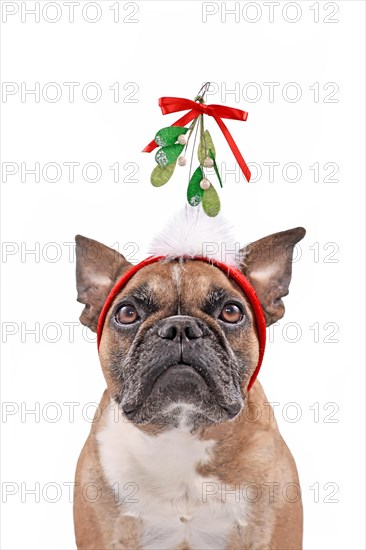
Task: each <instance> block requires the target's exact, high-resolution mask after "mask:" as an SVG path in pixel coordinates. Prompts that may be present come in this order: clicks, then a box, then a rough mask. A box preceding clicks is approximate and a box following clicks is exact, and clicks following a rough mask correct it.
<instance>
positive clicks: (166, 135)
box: [154, 126, 188, 147]
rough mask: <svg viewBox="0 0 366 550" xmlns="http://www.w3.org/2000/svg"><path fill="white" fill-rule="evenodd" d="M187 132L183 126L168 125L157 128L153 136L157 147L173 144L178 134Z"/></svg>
mask: <svg viewBox="0 0 366 550" xmlns="http://www.w3.org/2000/svg"><path fill="white" fill-rule="evenodd" d="M186 132H188V128H185V127H184V126H168V127H167V128H162V129H161V130H159V131H158V132H157V134H156V136H155V138H154V140H155V142H156V143H157V144H158V145H159V147H166V146H167V145H173V143H175V142H176V141H177V139H178V136H180V135H181V134H185V133H186Z"/></svg>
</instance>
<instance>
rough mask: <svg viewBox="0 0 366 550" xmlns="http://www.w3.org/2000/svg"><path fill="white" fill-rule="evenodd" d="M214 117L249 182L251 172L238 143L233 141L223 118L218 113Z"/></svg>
mask: <svg viewBox="0 0 366 550" xmlns="http://www.w3.org/2000/svg"><path fill="white" fill-rule="evenodd" d="M212 116H213V118H214V119H215V120H216V122H217V124H218V126H219V127H220V129H221V131H222V133H223V134H224V136H225V138H226V141H227V142H228V144H229V147H230V149H231V150H232V152H233V153H234V157H235V158H236V160H237V162H238V164H239V166H240V168H241V171H242V172H243V174H244V176H245V178H246V180H247V181H248V182H249V181H250V178H251V172H250V170H249V168H248V165H247V163H246V162H245V160H244V159H243V156H242V154H241V152H240V151H239V148H238V146H237V145H236V143H235V141H234V139H233V136H232V135H231V134H230V132H229V130H228V128H227V126H226V125H225V124H224V122H223V121H222V120H221V118H220V117H219V116H218V115H216V113H213V114H212Z"/></svg>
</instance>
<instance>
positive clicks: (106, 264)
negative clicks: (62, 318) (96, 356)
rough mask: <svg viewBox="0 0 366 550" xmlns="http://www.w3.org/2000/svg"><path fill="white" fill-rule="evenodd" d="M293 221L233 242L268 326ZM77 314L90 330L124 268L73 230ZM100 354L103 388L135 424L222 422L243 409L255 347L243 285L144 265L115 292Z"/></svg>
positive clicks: (293, 238) (203, 267)
mask: <svg viewBox="0 0 366 550" xmlns="http://www.w3.org/2000/svg"><path fill="white" fill-rule="evenodd" d="M304 233H305V232H304V230H303V229H302V228H297V229H293V230H290V231H285V232H282V233H277V234H275V235H271V236H270V237H266V238H265V239H261V240H260V241H257V242H256V243H253V244H251V245H249V246H248V247H246V248H245V249H244V250H242V251H241V253H242V267H241V269H242V271H243V272H244V274H245V275H246V277H247V278H248V279H249V280H250V282H251V283H252V285H253V286H254V288H255V290H256V292H257V295H258V298H259V300H260V302H261V304H262V307H263V310H264V314H265V317H266V322H267V325H270V324H271V323H273V322H275V321H277V320H278V319H279V318H281V317H282V316H283V313H284V306H283V303H282V299H281V298H282V297H283V296H285V295H286V294H287V293H288V286H289V283H290V279H291V265H292V252H293V248H294V245H295V244H296V243H297V242H298V241H299V240H300V239H301V238H302V237H303V236H304ZM76 243H77V248H76V252H77V287H78V300H79V301H81V302H82V303H84V304H85V305H86V307H85V309H84V312H83V313H82V315H81V318H80V320H81V322H82V323H83V324H85V325H87V326H89V327H90V328H91V329H92V330H94V331H95V330H96V325H97V321H98V317H99V314H100V311H101V308H102V306H103V303H104V301H105V299H106V297H107V295H108V293H109V291H110V289H111V288H112V286H113V285H114V284H115V282H116V281H117V280H118V279H119V278H120V277H121V275H122V274H123V273H124V272H125V271H126V270H127V269H129V268H130V267H131V265H130V264H129V263H128V262H127V261H126V260H125V258H124V257H123V256H121V255H119V254H117V253H116V252H115V251H113V250H111V249H109V248H108V247H105V246H104V245H102V244H100V243H97V242H96V241H92V240H90V239H86V238H84V237H80V236H78V237H77V238H76ZM99 351H100V360H101V365H102V369H103V372H104V376H105V379H106V382H107V386H108V390H109V393H110V395H111V397H112V398H113V399H114V400H115V401H116V403H118V404H119V405H120V407H121V408H122V411H123V413H124V415H125V416H126V417H127V418H128V419H129V420H131V421H132V422H133V423H135V424H136V425H141V424H151V425H157V426H163V427H177V426H178V425H179V423H180V422H181V421H182V419H184V422H185V423H186V425H189V426H190V427H191V428H192V429H193V430H194V429H197V428H199V427H202V426H207V425H212V424H217V423H221V422H225V421H228V420H230V419H232V418H234V417H235V416H236V415H238V414H239V413H240V411H241V410H242V408H243V405H244V402H245V398H246V392H247V385H248V383H249V380H250V378H251V375H252V374H253V372H254V370H255V368H256V365H257V362H258V356H259V348H258V339H257V334H256V327H255V321H254V318H253V313H252V310H251V306H250V304H249V301H248V300H247V298H246V297H245V294H244V293H243V291H242V289H241V288H240V287H239V286H238V285H237V284H236V283H235V282H234V281H233V280H231V279H229V278H228V277H227V276H226V275H225V273H224V272H222V271H221V270H220V269H219V268H217V267H215V266H213V265H211V264H208V263H205V262H202V261H190V260H182V259H177V260H170V261H164V262H157V263H154V264H150V265H148V266H145V267H144V268H142V269H141V270H140V271H138V272H137V273H136V274H135V275H134V276H133V277H132V278H131V279H130V280H129V282H128V283H127V284H126V286H125V287H124V288H123V289H122V290H121V291H120V293H119V294H118V295H117V296H116V297H115V299H114V302H113V304H112V305H111V307H110V309H109V311H108V314H107V317H106V320H105V324H104V329H103V336H102V340H101V345H100V350H99Z"/></svg>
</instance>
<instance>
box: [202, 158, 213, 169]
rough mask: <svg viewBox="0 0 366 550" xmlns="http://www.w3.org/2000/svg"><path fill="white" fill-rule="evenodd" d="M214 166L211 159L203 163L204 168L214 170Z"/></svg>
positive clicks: (206, 159)
mask: <svg viewBox="0 0 366 550" xmlns="http://www.w3.org/2000/svg"><path fill="white" fill-rule="evenodd" d="M213 165H214V161H213V160H212V158H210V157H207V158H205V160H204V161H203V166H204V167H205V168H212V167H213Z"/></svg>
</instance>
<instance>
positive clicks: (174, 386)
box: [122, 363, 208, 420]
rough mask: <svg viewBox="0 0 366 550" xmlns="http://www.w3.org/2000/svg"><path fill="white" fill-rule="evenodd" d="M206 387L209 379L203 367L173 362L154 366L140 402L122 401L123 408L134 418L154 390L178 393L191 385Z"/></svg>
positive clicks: (126, 413)
mask: <svg viewBox="0 0 366 550" xmlns="http://www.w3.org/2000/svg"><path fill="white" fill-rule="evenodd" d="M197 384H198V385H199V386H201V387H202V386H203V387H206V391H207V389H208V381H207V380H206V378H205V377H204V375H203V372H202V369H200V368H197V367H194V366H193V365H190V364H188V363H172V364H171V365H164V366H162V367H160V366H159V367H158V368H155V369H154V368H153V369H152V371H151V373H150V375H149V376H148V377H147V379H146V381H145V383H144V386H143V390H142V392H143V395H142V397H141V399H140V400H139V402H135V403H132V402H130V403H122V410H123V412H124V414H125V415H126V416H127V418H128V419H130V420H132V419H133V418H134V417H135V416H136V414H137V413H138V411H139V410H140V409H141V407H142V406H143V404H144V402H145V400H146V399H147V398H148V396H149V395H150V394H151V393H153V392H163V391H167V392H169V393H170V394H172V393H178V392H179V391H180V390H182V389H184V388H185V387H188V386H190V385H196V387H197Z"/></svg>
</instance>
